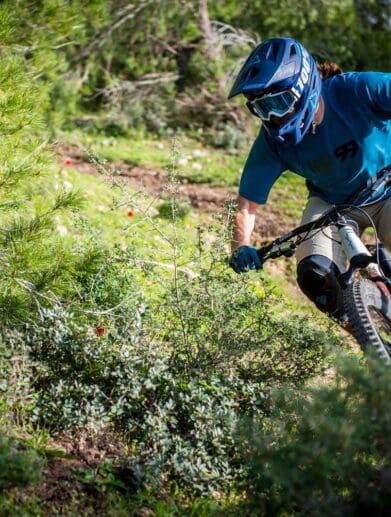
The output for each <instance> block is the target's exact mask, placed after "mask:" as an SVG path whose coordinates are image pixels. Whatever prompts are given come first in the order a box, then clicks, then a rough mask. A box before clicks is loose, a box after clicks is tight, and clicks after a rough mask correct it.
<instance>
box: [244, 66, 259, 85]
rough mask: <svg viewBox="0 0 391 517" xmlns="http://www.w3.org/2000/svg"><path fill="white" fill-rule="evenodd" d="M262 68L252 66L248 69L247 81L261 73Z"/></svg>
mask: <svg viewBox="0 0 391 517" xmlns="http://www.w3.org/2000/svg"><path fill="white" fill-rule="evenodd" d="M259 72H260V70H259V68H258V67H257V66H252V67H251V68H250V70H249V71H248V74H247V77H246V79H245V80H246V81H251V79H253V78H254V77H256V76H257V75H258V74H259Z"/></svg>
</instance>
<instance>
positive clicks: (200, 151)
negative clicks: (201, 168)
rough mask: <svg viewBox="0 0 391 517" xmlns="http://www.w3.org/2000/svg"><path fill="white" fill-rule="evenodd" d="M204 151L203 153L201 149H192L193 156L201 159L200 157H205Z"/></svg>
mask: <svg viewBox="0 0 391 517" xmlns="http://www.w3.org/2000/svg"><path fill="white" fill-rule="evenodd" d="M206 154H207V153H206V151H203V150H202V149H194V151H193V156H196V157H198V158H199V157H201V156H206Z"/></svg>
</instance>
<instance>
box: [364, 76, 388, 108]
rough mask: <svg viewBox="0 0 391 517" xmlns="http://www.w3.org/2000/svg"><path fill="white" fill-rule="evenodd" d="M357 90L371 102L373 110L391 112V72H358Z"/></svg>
mask: <svg viewBox="0 0 391 517" xmlns="http://www.w3.org/2000/svg"><path fill="white" fill-rule="evenodd" d="M356 91H357V94H358V96H359V98H360V99H361V100H362V101H364V102H367V103H369V105H370V107H371V108H372V110H373V111H376V112H378V113H390V114H391V74H390V73H384V72H360V73H358V74H357V83H356Z"/></svg>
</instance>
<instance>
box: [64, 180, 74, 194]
mask: <svg viewBox="0 0 391 517" xmlns="http://www.w3.org/2000/svg"><path fill="white" fill-rule="evenodd" d="M62 186H63V188H64V190H65V192H70V191H71V190H72V189H73V185H72V183H71V182H69V181H63V182H62Z"/></svg>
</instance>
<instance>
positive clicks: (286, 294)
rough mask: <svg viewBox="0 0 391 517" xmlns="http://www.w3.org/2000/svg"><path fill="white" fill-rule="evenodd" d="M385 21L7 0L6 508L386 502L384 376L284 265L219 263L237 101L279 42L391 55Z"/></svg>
mask: <svg viewBox="0 0 391 517" xmlns="http://www.w3.org/2000/svg"><path fill="white" fill-rule="evenodd" d="M390 31H391V3H390V1H389V0H382V1H379V0H378V1H361V0H357V1H353V0H338V1H334V0H330V1H327V2H326V1H321V0H317V1H309V0H308V1H307V0H302V1H289V2H288V1H285V0H279V1H278V2H277V1H274V0H268V1H267V2H266V1H264V0H252V1H247V0H242V1H241V2H236V1H231V0H216V1H214V2H207V1H206V0H191V1H187V0H154V1H152V0H136V1H133V2H130V1H125V0H117V1H110V0H91V1H82V0H68V1H66V0H40V1H39V0H13V1H11V0H4V1H3V2H1V4H0V52H1V73H0V114H1V116H0V133H1V139H0V217H1V223H0V259H1V271H2V275H1V278H0V320H1V331H0V513H1V514H2V515H3V514H4V515H15V514H20V515H48V514H49V515H50V514H53V515H56V514H65V515H75V514H76V515H78V514H80V513H82V512H83V513H86V514H91V515H92V514H94V515H95V514H99V513H101V514H108V515H212V514H217V515H230V514H232V515H238V514H239V515H287V514H289V515H295V514H303V513H308V514H311V515H329V514H330V508H333V511H334V513H335V514H336V515H337V514H338V515H339V514H342V513H344V514H352V515H353V514H356V513H357V512H359V511H360V512H364V511H365V512H375V513H376V514H384V515H385V514H387V513H389V512H390V510H391V491H390V486H391V483H390V472H391V465H390V456H391V443H390V440H391V439H390V436H391V434H390V432H389V431H390V415H391V411H390V409H391V408H390V405H391V402H390V401H391V397H390V395H391V376H390V373H389V371H387V370H386V369H384V368H382V367H381V366H380V365H378V366H377V367H376V375H375V374H374V373H373V369H371V368H368V365H367V363H366V362H364V361H363V358H362V356H361V353H360V351H359V350H357V348H356V347H355V346H354V345H353V346H351V345H352V343H351V342H349V339H348V337H347V336H346V335H345V334H343V333H342V334H341V332H340V331H338V330H337V329H336V327H335V325H334V324H333V323H332V322H329V321H326V320H325V319H324V318H322V317H321V316H320V315H319V314H317V313H315V312H314V311H313V309H312V308H311V307H310V306H309V305H308V304H307V302H306V301H305V300H304V298H300V295H299V294H298V292H297V291H295V290H294V289H295V288H294V279H293V265H292V263H291V262H285V263H283V264H282V266H281V267H276V268H269V269H268V268H266V271H265V272H262V273H261V274H258V273H257V274H249V275H242V276H240V277H239V276H237V275H234V273H233V272H232V271H230V270H229V268H227V245H228V243H229V237H230V221H231V217H232V211H233V209H234V201H233V199H234V196H235V189H236V187H237V184H238V180H239V177H240V170H241V167H242V166H243V163H244V159H245V156H246V153H247V152H248V149H249V146H250V145H251V141H252V139H253V138H254V136H255V135H256V131H257V126H256V123H254V122H253V121H252V120H250V118H249V116H248V115H247V114H246V113H245V110H244V109H243V105H242V104H241V101H240V100H235V101H233V102H230V103H228V101H227V98H226V97H227V91H228V89H229V86H230V84H231V82H232V79H233V77H234V76H235V72H237V70H238V67H239V66H240V64H241V63H242V62H243V59H244V58H245V57H246V56H247V55H248V53H249V51H250V50H251V49H252V48H253V46H254V45H255V44H257V43H258V42H261V41H262V40H264V39H266V38H268V37H272V36H292V37H294V38H297V39H298V40H299V41H301V42H302V43H303V44H304V45H305V46H306V47H307V48H308V49H309V50H310V52H311V53H313V55H314V56H315V57H316V58H317V59H318V60H319V61H324V60H330V61H335V62H337V63H338V64H340V65H341V66H342V68H343V69H344V70H382V71H389V70H390V50H391V49H390V45H391V43H390V41H391V39H390ZM132 178H133V180H134V179H137V182H135V181H133V180H132ZM153 185H155V187H154V188H152V186H153ZM201 192H202V193H204V195H205V196H206V197H204V198H203V199H200V197H199V195H200V193H201ZM205 193H206V194H205ZM197 196H198V197H197ZM216 196H217V197H216ZM216 199H217V200H218V203H217V205H216ZM304 199H305V189H304V185H303V184H302V183H301V182H300V180H299V179H297V178H295V177H294V176H293V175H291V174H289V173H288V174H287V175H285V176H284V177H283V178H282V179H281V181H280V182H279V184H278V185H277V186H276V189H275V193H274V194H273V197H272V201H271V205H272V206H271V209H270V210H271V213H272V215H273V214H274V216H275V218H273V217H272V218H270V220H269V219H267V217H265V221H264V225H263V227H262V228H261V229H260V232H259V234H258V238H259V239H260V240H262V238H265V236H266V237H267V236H268V237H271V236H276V234H277V233H278V232H279V231H281V230H282V229H283V228H290V227H292V226H293V225H294V224H295V223H296V222H297V221H298V217H299V214H300V210H301V207H302V205H303V202H304ZM220 201H221V204H219V202H220ZM208 204H211V205H213V206H212V210H208V209H207V205H208ZM220 205H221V206H220ZM308 314H310V315H311V317H310V318H308Z"/></svg>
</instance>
